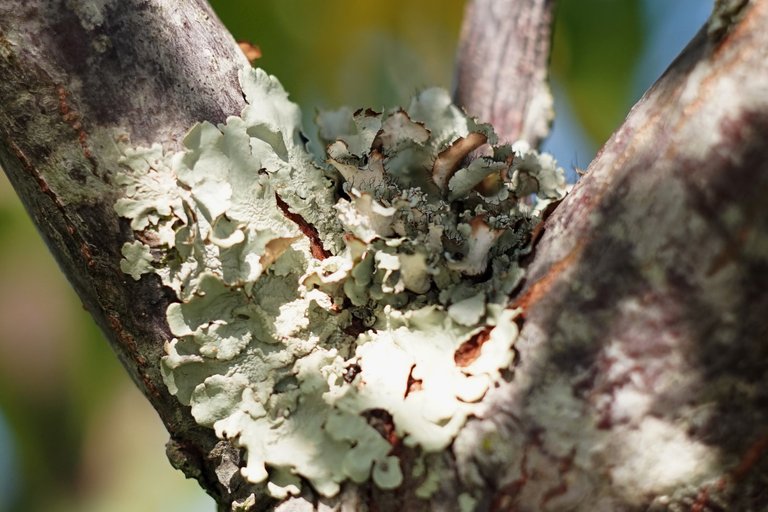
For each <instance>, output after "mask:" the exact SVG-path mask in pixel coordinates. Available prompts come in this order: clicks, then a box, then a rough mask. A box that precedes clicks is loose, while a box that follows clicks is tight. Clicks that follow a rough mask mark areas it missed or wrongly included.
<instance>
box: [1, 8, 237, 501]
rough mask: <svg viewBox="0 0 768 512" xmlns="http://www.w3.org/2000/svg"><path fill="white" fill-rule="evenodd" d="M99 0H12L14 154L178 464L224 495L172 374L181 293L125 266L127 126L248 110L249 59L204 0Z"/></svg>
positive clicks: (8, 119)
mask: <svg viewBox="0 0 768 512" xmlns="http://www.w3.org/2000/svg"><path fill="white" fill-rule="evenodd" d="M93 5H96V4H89V3H85V2H82V3H78V2H64V1H61V2H48V1H43V0H39V1H37V0H33V1H8V2H4V3H3V5H2V6H0V76H2V80H0V105H2V107H0V165H2V167H3V169H4V170H5V172H6V173H7V175H8V177H9V180H10V181H11V183H12V184H13V186H14V187H15V189H16V191H17V193H18V194H19V196H20V197H21V199H22V202H23V203H24V205H25V207H26V209H27V211H28V212H29V214H30V215H31V216H32V218H33V219H34V221H35V223H36V225H37V228H38V230H39V231H40V232H41V234H42V235H43V238H44V239H45V241H46V243H47V244H48V246H49V248H50V249H51V252H52V253H53V254H54V256H55V257H56V260H57V261H58V263H59V265H60V266H61V268H62V270H63V271H64V273H65V274H66V275H67V277H68V279H69V280H70V282H71V283H72V285H73V286H74V287H75V289H76V291H77V292H78V294H79V295H80V297H81V299H82V301H83V304H84V306H85V307H86V308H87V309H88V311H90V312H91V314H92V315H93V316H94V318H95V319H96V321H97V323H98V324H99V326H100V327H101V328H102V330H103V331H104V332H105V333H106V335H107V338H108V339H109V341H110V343H111V345H112V347H113V349H114V350H115V352H116V354H117V356H118V357H119V358H120V360H121V361H122V363H123V365H124V366H125V368H126V369H127V370H128V373H129V374H130V375H131V377H132V378H133V380H134V381H135V382H136V384H137V385H138V386H139V388H140V389H141V390H142V392H143V393H144V394H145V395H146V396H147V398H148V399H149V400H150V402H151V403H152V405H153V406H154V407H155V409H156V410H157V411H158V413H159V414H160V417H161V419H162V420H163V422H164V423H165V426H166V428H167V429H168V431H169V432H170V433H171V435H172V439H173V443H172V444H171V446H170V447H169V454H170V455H173V457H172V458H173V459H174V460H175V464H176V465H177V466H185V470H186V471H187V474H188V475H194V476H196V477H197V478H198V479H199V480H200V481H201V484H202V485H203V487H205V488H206V489H207V491H208V492H209V493H211V494H212V495H213V496H214V497H217V498H220V497H221V494H222V493H223V491H224V490H223V488H222V486H221V485H220V484H218V483H217V482H218V480H217V478H216V475H215V474H214V473H213V470H214V466H215V465H214V464H212V463H210V461H209V462H206V460H205V458H206V457H208V454H209V453H210V452H211V450H212V449H213V446H214V445H215V443H217V440H216V439H215V436H214V435H213V433H212V431H209V430H208V429H203V428H201V427H199V426H198V425H197V424H196V423H195V422H194V420H193V419H192V417H191V415H190V413H189V410H188V409H185V408H181V407H180V406H179V403H178V401H177V399H176V398H175V397H172V396H170V394H169V393H168V391H167V389H166V387H165V385H164V384H163V382H162V378H161V376H160V365H159V363H158V362H159V360H160V357H161V356H162V354H163V343H164V342H165V341H167V340H168V339H169V332H168V327H167V325H166V322H165V315H164V311H165V309H166V307H167V304H168V300H169V298H170V296H169V295H168V293H167V290H164V289H162V288H161V287H160V285H159V281H158V280H155V279H143V280H141V281H140V282H134V281H133V280H131V279H130V278H129V277H128V276H127V275H126V274H124V273H123V272H122V271H121V270H120V266H119V262H120V248H121V246H122V244H123V243H124V242H125V241H126V240H129V239H130V238H131V230H130V228H129V226H128V225H127V222H126V221H125V220H124V219H123V220H118V216H117V214H116V213H115V211H114V208H113V205H114V202H115V199H116V194H117V187H116V185H115V183H114V177H115V174H116V172H117V171H118V164H117V151H116V145H115V142H116V141H115V139H121V138H122V139H123V140H127V138H129V139H130V140H131V142H132V143H133V144H137V145H138V144H151V143H153V142H162V143H163V144H164V145H165V146H166V147H169V148H174V147H177V146H178V140H179V139H180V138H181V136H182V135H183V134H184V132H185V131H186V130H187V129H188V128H189V127H190V126H191V125H192V124H193V123H195V122H197V121H200V120H210V121H214V122H218V121H223V120H224V119H225V118H226V116H227V115H230V114H236V113H238V112H239V111H240V109H241V108H242V106H243V105H244V100H243V98H242V94H241V93H240V91H239V86H238V82H237V70H238V69H239V68H240V67H241V66H242V65H244V64H245V63H247V61H246V60H245V58H244V57H243V55H242V53H241V52H240V50H239V49H238V46H237V44H236V43H235V41H234V40H233V39H232V38H231V36H230V35H229V34H228V32H227V31H226V29H224V28H223V26H222V25H221V23H220V22H219V21H218V19H217V18H216V16H215V14H214V13H213V11H212V10H211V8H210V7H209V6H208V4H207V3H206V2H205V1H204V0H199V1H193V2H185V3H184V4H183V5H182V4H179V3H177V2H175V1H167V0H155V1H152V2H146V1H141V0H128V1H122V2H116V1H108V2H102V3H101V4H99V5H102V6H103V7H93ZM91 7H93V9H91ZM94 385H98V384H97V383H94Z"/></svg>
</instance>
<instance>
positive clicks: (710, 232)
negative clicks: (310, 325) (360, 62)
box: [0, 0, 768, 511]
mask: <svg viewBox="0 0 768 512" xmlns="http://www.w3.org/2000/svg"><path fill="white" fill-rule="evenodd" d="M482 4H483V2H482V1H478V2H476V3H474V4H472V5H471V6H470V9H469V11H468V12H469V14H468V20H469V21H468V22H467V23H468V26H469V28H467V29H466V30H465V34H467V33H468V32H467V31H469V33H471V30H473V29H472V27H477V26H479V25H478V24H477V23H476V22H475V21H474V20H476V19H478V17H480V18H482V17H483V16H486V17H487V16H488V14H483V13H482V10H481V7H482ZM516 4H517V5H522V4H526V2H517V3H516ZM550 4H551V2H548V1H533V0H532V1H531V2H530V5H529V7H530V8H531V9H540V10H539V12H540V13H547V14H541V15H537V16H538V17H535V18H534V19H536V20H538V21H537V22H536V23H534V25H535V26H536V27H538V29H537V30H535V31H534V34H537V35H534V36H530V35H529V37H528V39H525V41H526V42H525V44H523V46H522V48H524V49H527V50H525V51H524V50H520V49H519V47H518V49H516V50H507V51H505V52H502V56H501V57H498V56H495V57H489V58H487V59H486V58H483V57H482V56H483V55H485V56H488V55H492V54H489V53H488V52H490V48H491V47H492V45H491V44H490V42H492V41H493V40H495V39H493V38H491V39H488V41H486V42H484V43H481V44H480V46H479V47H480V48H481V50H478V51H479V52H480V53H479V54H473V55H480V56H481V57H476V59H477V62H478V63H483V62H490V63H491V64H490V65H489V67H490V68H492V69H495V71H493V72H492V76H494V77H496V78H493V79H488V80H486V79H479V78H472V79H471V81H468V80H469V79H468V78H467V76H468V75H472V74H473V73H474V71H473V72H470V71H467V69H474V70H478V68H477V67H474V68H466V67H462V66H463V65H461V64H460V69H459V80H458V83H459V88H458V91H459V92H458V93H457V98H458V99H459V101H461V102H462V103H464V104H465V105H466V106H467V107H468V108H469V109H470V112H473V109H474V108H475V107H473V106H472V105H473V101H475V100H471V99H467V98H468V96H467V94H468V92H467V91H469V90H472V91H473V92H474V90H475V89H478V90H479V89H480V85H478V84H489V86H490V87H491V88H490V89H489V90H490V91H491V92H492V93H493V94H492V95H491V97H492V98H497V99H494V100H493V101H492V102H491V103H489V104H488V105H490V106H486V107H482V108H489V109H490V110H487V111H478V112H473V113H480V114H484V117H486V119H488V118H490V119H491V120H495V121H496V122H497V123H500V124H501V126H502V129H503V130H504V134H505V136H506V137H510V138H517V137H518V136H522V137H525V138H528V139H529V140H534V141H535V140H537V138H539V137H541V136H543V133H542V132H541V131H540V130H539V129H538V128H535V127H536V126H540V123H541V122H542V120H543V119H544V118H543V117H541V114H534V113H532V112H536V108H538V107H536V105H535V104H536V101H537V100H536V99H535V98H536V97H537V95H538V92H536V91H540V88H541V87H542V84H543V83H544V81H543V78H541V77H542V75H541V73H542V72H543V70H544V66H545V64H546V53H547V52H548V50H547V48H548V40H549V21H550V20H549V16H550V14H548V13H549V8H550V7H551V5H550ZM93 5H94V4H90V3H85V2H83V3H79V2H64V1H60V2H49V1H43V0H34V1H25V2H21V1H12V2H11V1H9V2H6V3H5V4H4V5H3V6H0V74H1V75H0V76H2V80H0V164H1V165H2V167H3V168H4V169H5V171H6V173H7V174H8V176H9V179H10V180H11V182H12V183H13V185H14V187H15V188H16V190H17V192H18V193H19V195H20V196H21V198H22V201H23V202H24V204H25V206H26V208H27V210H28V211H29V213H30V215H31V216H32V217H33V219H34V220H35V222H36V224H37V226H38V229H39V230H40V232H41V234H42V235H43V237H44V238H45V239H46V242H47V243H48V245H49V247H50V248H51V250H52V252H53V253H54V255H55V256H56V258H57V261H58V262H59V264H60V265H61V267H62V269H63V271H64V272H65V273H66V274H67V276H68V278H69V279H70V281H71V282H72V283H73V286H74V287H75V288H76V290H77V291H78V293H79V294H80V297H81V298H82V300H83V302H84V304H85V306H86V307H87V308H88V310H89V311H91V313H92V314H93V315H94V317H95V318H96V320H97V322H98V323H99V324H100V326H101V327H102V329H103V330H104V332H105V333H106V334H107V337H108V339H109V340H110V343H111V344H112V346H113V348H114V349H115V351H116V353H117V355H118V357H120V359H121V361H122V362H123V364H124V365H125V366H126V368H127V370H128V371H129V373H130V374H131V376H132V377H133V379H134V380H135V381H136V383H137V385H138V386H139V387H140V388H141V389H142V391H143V392H144V394H145V395H146V396H147V398H148V399H149V400H150V401H151V402H152V404H153V406H154V407H155V408H156V409H157V411H158V413H159V414H160V417H161V418H162V420H163V422H164V423H165V425H166V427H167V428H168V431H169V432H170V434H171V439H172V441H171V443H169V455H170V456H171V460H172V461H173V463H174V464H175V465H176V466H177V467H180V468H181V469H183V470H184V471H185V473H186V474H187V475H188V476H193V477H195V478H197V479H198V480H199V481H200V483H201V485H202V486H203V487H204V488H205V489H206V490H207V491H208V492H209V493H210V494H211V495H212V496H213V497H214V499H216V501H217V502H218V503H219V504H220V506H221V507H222V508H224V509H226V508H228V507H229V506H230V505H231V504H232V502H233V501H234V500H240V499H243V498H244V497H246V496H248V495H249V494H250V493H251V492H254V490H255V488H254V487H253V486H247V485H244V484H243V485H241V486H237V485H232V486H229V487H227V486H224V485H223V484H221V483H220V482H219V476H218V475H217V474H216V472H217V469H218V470H219V471H222V468H226V467H227V466H228V467H231V468H234V469H235V470H236V468H237V466H238V465H239V464H240V460H239V457H240V454H239V453H238V452H237V451H236V450H233V449H232V448H231V446H230V445H228V444H227V443H224V442H219V441H218V440H217V439H216V438H215V436H214V433H213V431H212V430H209V429H204V428H201V427H198V426H197V425H196V424H195V422H194V420H193V419H192V417H191V415H190V412H189V410H188V408H185V407H181V406H180V405H179V404H178V401H177V400H176V398H175V397H172V396H170V395H169V394H168V392H167V390H166V388H165V386H164V384H163V382H162V379H161V377H160V371H159V369H160V363H159V361H160V357H161V356H162V355H163V344H164V343H165V342H166V341H167V340H168V339H169V338H170V334H169V331H168V326H167V325H166V321H165V309H166V306H167V304H168V302H169V300H171V299H172V295H170V294H168V293H167V292H166V291H165V290H164V289H162V287H161V286H160V285H159V282H158V280H156V279H155V278H154V277H144V278H142V279H141V280H140V281H138V282H134V281H133V280H132V279H130V278H129V277H128V276H127V275H125V274H123V273H122V272H121V270H120V268H119V262H120V248H121V246H122V244H123V243H124V242H126V241H129V240H131V239H132V234H131V230H130V227H129V226H128V225H127V222H125V221H124V220H120V219H118V217H117V215H116V213H115V212H114V210H113V204H114V202H115V199H116V195H117V193H118V188H117V186H116V185H115V183H114V176H115V173H116V172H117V169H118V164H117V161H116V158H117V151H116V149H115V145H114V139H115V137H116V136H117V137H128V138H130V140H131V143H132V144H133V145H138V144H146V145H148V144H151V143H153V142H160V143H162V144H163V145H164V146H165V147H167V148H169V149H172V148H176V147H177V146H178V140H179V139H180V137H181V135H182V134H183V133H184V131H185V130H186V129H188V128H189V126H191V125H192V124H193V123H194V122H196V121H201V120H208V121H212V122H220V121H223V120H224V118H225V117H226V116H227V115H229V114H237V113H239V111H240V109H241V108H242V106H243V104H244V102H243V99H242V96H241V93H240V91H239V87H238V85H237V77H236V70H237V69H238V68H239V67H240V66H242V65H243V64H245V63H246V61H245V59H244V57H243V56H242V55H241V54H240V53H239V50H238V47H237V45H236V43H235V42H234V41H233V40H232V38H231V37H230V36H229V35H228V34H227V32H226V30H225V29H224V28H223V27H222V26H221V24H220V23H219V22H218V20H217V19H216V17H215V15H214V14H213V13H212V11H211V10H210V8H209V7H208V6H207V4H206V3H205V2H203V1H202V0H196V1H193V2H186V3H184V4H178V5H177V3H176V2H172V1H169V0H152V1H147V0H126V1H123V2H117V1H106V2H103V6H102V7H100V8H94V7H93ZM93 9H95V10H93ZM473 9H474V10H473ZM541 9H543V11H542V10H541ZM743 12H744V14H743V16H742V17H741V19H740V20H739V21H738V22H735V23H734V24H733V25H731V26H729V27H727V29H725V30H724V31H720V32H718V33H717V34H713V35H708V34H706V33H705V32H704V31H702V32H701V33H700V34H699V35H698V36H697V37H696V39H695V40H694V41H693V42H692V43H691V44H690V45H689V47H688V48H687V49H686V50H685V52H684V53H683V55H681V57H679V58H678V59H677V61H676V62H675V63H673V65H672V66H671V67H670V69H669V70H668V71H667V73H666V74H665V75H664V76H663V77H662V78H661V79H660V81H659V82H658V83H657V84H656V85H655V86H654V87H653V88H652V89H651V90H650V91H649V92H648V93H647V94H646V95H645V96H644V97H643V98H642V99H641V100H640V102H639V103H638V105H637V106H636V107H635V108H634V109H633V110H632V112H631V113H630V115H629V116H628V118H627V120H626V122H625V123H624V125H623V126H622V127H621V128H620V129H619V130H618V131H617V132H616V134H615V135H614V136H613V137H612V138H611V140H610V141H609V142H608V143H607V144H606V146H605V147H604V148H603V149H602V150H601V153H600V154H599V155H598V157H597V158H596V159H595V161H594V162H593V163H592V165H591V166H590V168H589V172H588V174H587V175H586V176H585V177H584V178H583V179H582V180H581V182H580V183H579V184H578V185H577V187H576V188H575V190H574V191H573V192H572V193H571V194H570V195H569V196H568V197H567V198H566V199H565V200H564V201H563V202H562V204H561V205H560V206H559V207H558V208H557V209H556V211H555V213H554V214H552V216H551V217H550V218H549V219H548V221H547V222H546V224H545V225H544V231H543V236H542V237H541V239H540V241H539V242H538V244H537V245H536V247H535V253H534V255H533V256H532V257H531V259H530V262H529V266H528V274H527V279H526V282H525V284H524V286H523V287H522V289H521V290H520V292H519V294H518V295H517V297H516V298H515V300H516V304H517V305H519V306H520V307H522V308H523V309H524V312H525V321H524V323H523V326H522V332H521V338H520V339H519V340H518V341H517V344H516V347H517V350H518V355H519V357H518V358H517V360H518V363H517V365H516V366H515V368H514V369H513V372H511V374H510V378H509V381H508V382H507V383H505V384H504V385H503V386H501V387H499V388H497V389H496V390H494V391H493V392H492V393H489V395H488V396H486V398H485V402H486V403H487V411H486V413H485V414H484V415H483V416H482V417H481V418H477V419H474V420H472V421H470V423H469V424H468V425H467V427H466V428H465V429H464V431H463V432H462V433H461V434H460V436H459V437H458V438H457V439H456V441H455V442H454V444H453V446H452V448H451V450H450V452H449V453H446V454H444V456H443V458H442V460H443V462H444V464H445V465H446V468H447V469H446V472H445V475H446V476H445V478H444V479H443V480H442V481H441V482H439V489H438V491H437V493H436V494H435V495H434V496H433V497H432V499H431V501H430V502H429V503H425V502H424V501H422V500H420V499H419V498H417V497H416V495H415V483H414V482H413V481H409V479H408V478H407V479H406V481H405V482H404V484H403V486H402V487H401V488H400V489H398V490H397V491H395V492H385V491H381V490H378V489H376V488H375V487H372V486H362V487H355V486H352V485H348V486H345V488H344V490H343V492H342V494H341V495H340V496H339V497H337V498H334V499H318V498H317V497H315V496H313V495H312V493H311V491H310V490H306V491H305V494H304V495H302V496H301V497H298V498H293V499H290V500H288V501H286V502H285V503H283V504H281V505H279V510H320V509H324V508H331V509H333V508H334V507H335V508H336V509H337V510H366V509H368V510H398V509H399V510H424V509H426V508H431V509H434V510H455V509H456V506H457V505H456V504H457V502H458V500H459V496H460V495H461V494H462V493H471V494H473V495H474V496H475V497H476V499H477V502H476V507H477V509H478V510H585V511H586V510H590V511H591V510H645V509H648V508H649V507H650V508H652V509H657V510H667V509H669V510H678V509H680V508H683V509H691V510H707V509H710V510H749V509H752V510H756V509H761V508H764V507H767V506H768V493H766V491H765V490H764V489H765V484H764V482H765V480H766V475H767V474H768V463H766V461H765V458H764V457H763V455H764V452H765V451H766V449H768V417H767V416H768V410H767V409H766V404H767V403H768V393H767V392H766V387H765V384H763V382H764V381H765V377H766V371H767V370H768V364H766V363H767V362H768V346H766V343H765V340H766V339H767V338H768V314H766V313H768V295H766V294H765V292H764V290H765V289H766V287H768V272H766V270H768V268H767V267H768V212H767V210H766V208H767V207H766V204H767V203H766V202H765V201H764V197H765V196H766V191H768V164H766V163H765V162H766V159H767V158H768V149H766V145H765V143H764V138H765V136H766V133H768V62H766V55H768V33H766V31H765V30H764V28H763V27H765V26H766V24H767V23H768V2H766V1H754V2H750V3H748V4H747V5H746V6H745V7H743ZM483 24H486V25H487V24H488V23H487V22H483ZM502 32H503V33H507V34H514V33H516V31H515V30H512V29H509V28H505V29H503V30H502ZM464 39H465V41H468V40H482V38H481V37H479V36H471V35H470V36H467V35H465V36H464ZM501 44H502V43H500V45H501ZM467 45H468V43H466V42H465V47H464V48H465V49H464V50H462V51H468V50H467V49H466V48H467ZM542 48H543V50H542ZM542 52H543V54H542ZM531 55H534V56H533V57H531ZM542 55H543V57H542ZM516 56H517V57H516ZM517 59H520V61H521V62H528V63H529V66H528V67H526V66H522V67H515V61H516V60H517ZM460 61H461V62H465V63H466V62H467V59H466V57H461V58H460ZM500 62H503V63H510V67H507V64H504V65H500V64H498V63H500ZM505 69H517V70H518V71H517V72H516V73H515V74H514V76H516V77H520V78H521V79H524V78H526V77H527V80H528V82H527V83H529V84H530V87H527V88H526V87H523V90H526V91H533V92H531V93H530V94H528V95H527V96H526V95H522V99H519V98H513V99H512V100H509V99H505V100H502V99H501V97H502V96H501V94H502V92H503V91H504V89H503V88H502V86H501V85H499V84H500V80H501V77H502V76H503V70H505ZM479 71H482V66H480V69H479ZM479 71H478V72H479ZM477 76H480V75H477ZM502 81H503V80H502ZM462 83H463V84H471V85H462ZM462 91H464V92H462ZM486 96H488V94H486ZM505 96H506V94H505ZM481 97H482V95H481ZM505 109H511V110H505ZM538 112H541V110H538ZM520 113H526V114H524V115H523V114H520ZM515 116H516V117H515ZM529 118H531V119H533V121H535V122H529V121H528V119H529ZM509 119H511V121H510V120H509ZM545 124H546V122H545ZM222 462H225V464H223V463H222ZM408 474H410V473H409V472H406V475H408ZM306 487H307V486H305V488H306ZM273 505H274V503H273V502H271V501H269V500H267V499H265V498H262V497H257V504H256V506H255V509H258V510H265V509H268V508H270V507H272V506H273Z"/></svg>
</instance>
